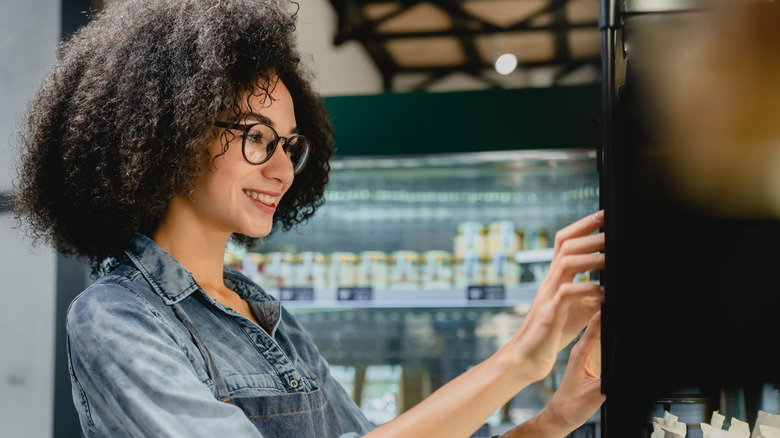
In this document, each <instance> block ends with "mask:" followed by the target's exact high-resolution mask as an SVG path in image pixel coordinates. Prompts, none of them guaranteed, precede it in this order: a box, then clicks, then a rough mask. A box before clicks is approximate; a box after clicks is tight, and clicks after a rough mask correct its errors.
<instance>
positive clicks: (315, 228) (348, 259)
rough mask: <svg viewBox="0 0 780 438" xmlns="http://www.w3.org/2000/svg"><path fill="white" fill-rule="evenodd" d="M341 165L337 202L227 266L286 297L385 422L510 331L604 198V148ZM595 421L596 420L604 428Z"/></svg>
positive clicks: (358, 395) (511, 411)
mask: <svg viewBox="0 0 780 438" xmlns="http://www.w3.org/2000/svg"><path fill="white" fill-rule="evenodd" d="M332 167H333V171H332V173H331V181H330V182H329V185H328V187H327V190H326V193H325V200H326V202H325V204H324V205H323V206H322V207H321V208H320V209H319V211H318V212H317V214H316V215H315V216H314V217H313V218H312V219H311V220H310V221H309V222H308V223H307V224H305V225H303V226H300V227H299V228H298V229H293V230H291V231H289V232H287V233H280V234H274V235H272V236H271V237H269V238H268V239H266V240H265V241H264V242H262V243H261V245H260V246H258V247H257V248H251V249H250V250H249V251H240V250H238V249H235V250H229V251H228V253H227V255H226V263H228V264H231V265H233V266H235V267H236V268H238V269H241V270H243V271H244V272H245V273H246V274H247V275H249V276H250V277H251V278H253V279H254V280H255V281H257V282H258V283H259V284H261V285H262V286H263V287H264V288H265V289H266V290H267V291H268V292H269V293H271V294H273V295H275V296H276V297H277V298H279V299H281V300H282V301H284V303H285V307H286V308H287V309H288V310H289V311H290V312H292V313H294V314H295V315H296V317H297V318H298V319H299V320H300V322H301V323H302V324H303V325H304V326H305V327H306V328H307V330H308V331H309V333H310V334H311V336H312V337H313V338H314V341H315V342H316V343H317V345H318V347H319V349H320V351H321V352H322V354H323V355H324V356H325V358H327V360H328V361H329V362H330V364H331V366H332V370H333V374H334V375H335V376H336V377H337V378H338V379H339V380H340V381H341V382H342V384H343V386H344V387H345V388H346V389H347V391H348V392H349V393H350V394H351V395H352V397H353V398H354V399H355V401H356V402H357V404H358V405H359V406H360V407H361V409H362V410H363V411H364V412H365V413H366V415H367V416H368V417H369V419H371V420H372V421H373V422H375V423H376V424H381V423H384V422H386V421H389V420H391V419H392V418H394V417H396V416H397V415H399V414H400V413H402V412H403V411H405V410H406V409H409V408H410V407H412V406H414V405H415V404H416V403H417V402H419V401H420V400H422V399H423V398H425V397H426V396H428V395H429V394H430V393H431V392H432V391H434V390H436V389H437V388H438V387H440V386H442V385H443V384H444V383H446V382H448V381H449V380H451V379H453V378H454V377H456V376H457V375H459V374H460V373H462V372H464V371H466V370H467V369H468V368H469V367H471V366H474V365H476V364H477V363H479V362H480V361H482V360H484V359H486V358H487V357H488V356H490V355H491V354H492V353H493V352H495V351H496V350H497V349H498V348H499V346H501V345H502V344H504V343H505V342H506V341H508V339H509V338H510V337H511V336H512V335H513V334H514V333H515V331H516V330H517V329H518V328H519V326H520V324H521V323H522V321H523V318H524V316H525V314H526V313H527V311H528V309H529V308H530V305H531V303H532V301H533V298H534V295H535V293H536V289H537V288H538V285H539V282H540V281H541V279H542V278H543V277H544V275H545V273H546V269H547V266H548V265H549V261H550V259H551V256H552V249H551V248H550V246H551V245H552V243H553V238H554V235H555V232H556V231H557V230H558V229H560V228H562V227H564V226H565V225H568V224H569V223H571V222H573V221H574V220H576V219H578V218H580V217H583V216H585V215H587V214H589V213H592V212H594V211H596V210H597V209H598V205H599V187H598V173H597V170H596V153H595V151H592V150H544V151H534V150H525V151H512V152H496V153H469V154H453V155H428V156H416V157H382V158H361V157H354V158H344V159H338V160H335V161H334V162H333V163H332ZM577 281H598V279H597V278H595V275H594V276H591V274H590V273H582V274H580V276H579V277H578V279H577ZM567 358H568V349H567V350H566V351H564V352H562V353H561V355H560V358H559V363H558V365H556V367H555V369H554V371H553V372H552V373H551V374H550V376H548V378H546V379H544V380H543V381H542V382H539V383H538V384H536V385H533V386H532V387H529V388H527V389H526V390H524V391H523V392H521V393H520V394H518V395H517V396H516V397H515V398H514V399H513V400H512V401H511V402H510V403H508V404H507V405H506V406H505V407H504V408H502V409H501V410H499V411H498V412H496V413H495V415H494V416H493V417H492V418H491V419H490V421H489V422H488V424H487V425H486V426H485V428H484V430H483V431H482V432H481V434H483V435H485V436H489V435H487V434H488V433H490V434H496V433H500V432H501V431H503V430H505V429H508V428H509V427H511V425H513V424H517V423H519V422H522V421H524V420H526V419H527V418H530V417H531V416H533V415H534V414H535V413H536V412H538V411H539V410H540V409H541V408H542V407H543V406H544V405H545V404H546V402H547V401H548V400H549V397H550V396H551V394H552V392H553V391H554V390H555V388H556V385H557V383H558V382H559V380H560V377H561V375H562V372H563V368H564V366H565V363H566V360H567ZM592 420H593V421H592V422H591V423H590V424H587V425H586V426H585V428H584V429H583V430H585V431H591V433H593V435H590V436H595V430H596V428H597V427H598V425H597V424H596V423H597V422H598V416H595V417H594V418H593V419H592ZM488 429H489V430H488ZM582 436H588V435H582Z"/></svg>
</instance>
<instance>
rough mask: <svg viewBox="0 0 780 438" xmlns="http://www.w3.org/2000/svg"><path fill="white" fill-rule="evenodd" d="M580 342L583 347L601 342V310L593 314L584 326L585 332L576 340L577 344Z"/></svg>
mask: <svg viewBox="0 0 780 438" xmlns="http://www.w3.org/2000/svg"><path fill="white" fill-rule="evenodd" d="M580 344H582V346H583V348H589V347H590V346H591V345H594V344H599V345H600V344H601V311H598V312H596V313H594V314H593V317H591V318H590V321H588V326H587V327H586V328H585V333H583V334H582V337H581V338H580V340H579V341H577V345H580Z"/></svg>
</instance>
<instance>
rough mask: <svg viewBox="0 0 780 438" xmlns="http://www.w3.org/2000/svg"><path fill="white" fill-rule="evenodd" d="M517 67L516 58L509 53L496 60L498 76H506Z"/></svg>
mask: <svg viewBox="0 0 780 438" xmlns="http://www.w3.org/2000/svg"><path fill="white" fill-rule="evenodd" d="M516 67H517V57H515V55H513V54H511V53H505V54H503V55H501V56H499V57H498V59H497V60H496V71H497V72H498V74H502V75H508V74H509V73H512V72H513V71H515V68H516Z"/></svg>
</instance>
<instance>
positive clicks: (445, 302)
mask: <svg viewBox="0 0 780 438" xmlns="http://www.w3.org/2000/svg"><path fill="white" fill-rule="evenodd" d="M538 288H539V283H528V284H523V285H520V286H513V287H508V288H504V287H503V286H478V287H477V286H473V287H471V288H458V289H420V288H410V289H376V290H373V289H371V288H343V289H333V288H329V289H322V290H316V291H315V290H312V289H304V288H289V289H267V292H268V293H269V294H271V295H273V296H274V297H275V298H277V299H280V300H281V301H282V302H283V303H284V305H285V306H286V307H288V308H355V307H368V308H402V307H427V308H432V307H519V308H521V309H525V311H527V309H528V308H530V306H531V303H532V302H533V299H534V297H535V296H536V291H537V289H538ZM502 296H503V298H502ZM312 298H313V299H312Z"/></svg>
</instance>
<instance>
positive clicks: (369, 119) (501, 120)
mask: <svg viewBox="0 0 780 438" xmlns="http://www.w3.org/2000/svg"><path fill="white" fill-rule="evenodd" d="M324 102H325V106H326V108H327V109H328V111H329V113H330V116H331V122H332V123H333V127H334V129H335V135H336V139H335V140H336V152H335V153H336V156H361V155H418V154H431V153H461V152H480V151H502V150H517V149H559V148H560V149H577V148H586V149H594V148H596V146H597V143H598V138H597V134H598V129H597V124H598V116H599V111H600V110H599V109H600V105H601V103H600V102H601V86H600V84H593V85H582V86H560V87H549V88H523V89H508V90H507V89H490V90H480V91H462V92H447V93H403V94H401V93H398V94H392V93H388V94H377V95H366V96H339V97H326V98H324Z"/></svg>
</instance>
